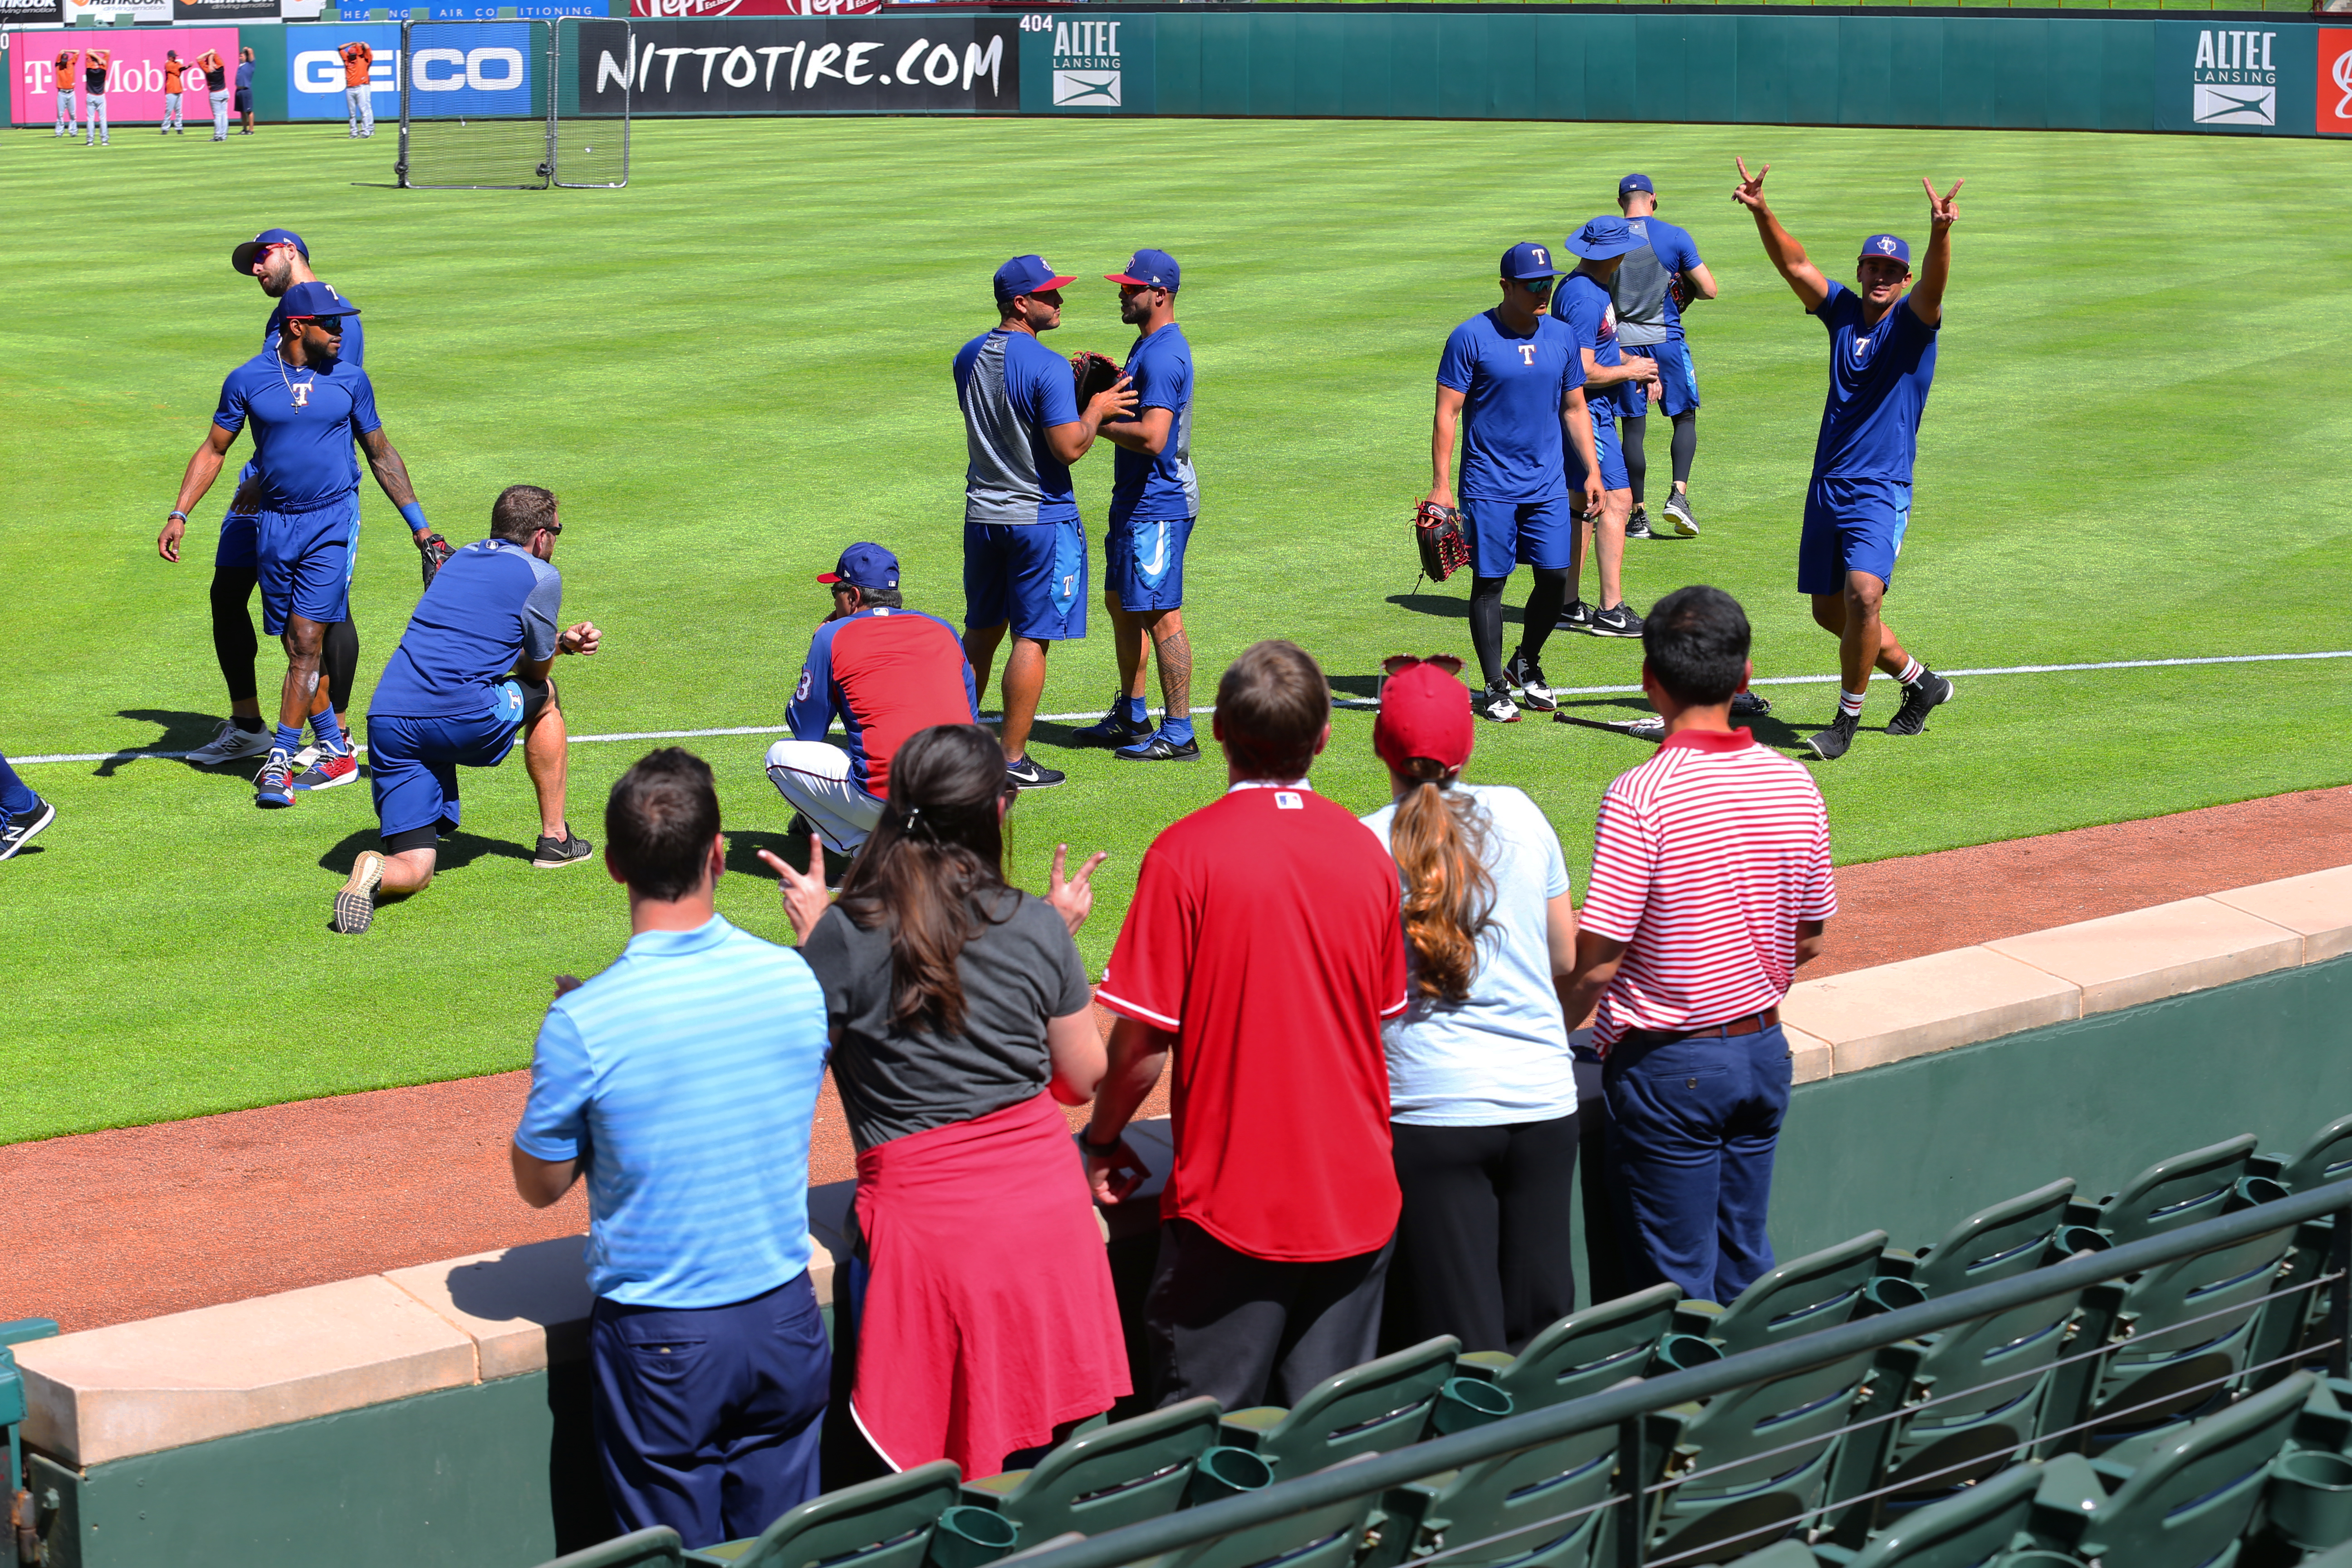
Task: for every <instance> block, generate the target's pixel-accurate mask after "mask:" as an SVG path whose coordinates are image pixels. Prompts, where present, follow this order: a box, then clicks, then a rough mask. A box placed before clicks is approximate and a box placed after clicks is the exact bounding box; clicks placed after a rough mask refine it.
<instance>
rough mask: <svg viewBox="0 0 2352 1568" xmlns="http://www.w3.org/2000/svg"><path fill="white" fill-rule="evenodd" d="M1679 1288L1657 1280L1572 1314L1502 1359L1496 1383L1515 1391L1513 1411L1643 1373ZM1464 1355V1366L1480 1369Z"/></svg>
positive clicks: (1594, 1390)
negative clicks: (1510, 1355)
mask: <svg viewBox="0 0 2352 1568" xmlns="http://www.w3.org/2000/svg"><path fill="white" fill-rule="evenodd" d="M1682 1299H1683V1293H1682V1290H1681V1289H1680V1288H1679V1287H1677V1286H1674V1285H1654V1286H1652V1287H1651V1288H1650V1289H1647V1290H1643V1291H1639V1292H1637V1293H1635V1294H1633V1295H1631V1296H1621V1297H1619V1298H1618V1299H1617V1300H1614V1301H1603V1302H1601V1304H1600V1305H1599V1306H1597V1307H1589V1308H1587V1309H1586V1310H1583V1311H1581V1312H1575V1313H1571V1314H1570V1315H1569V1316H1568V1317H1565V1318H1562V1319H1561V1320H1560V1321H1558V1322H1557V1323H1554V1324H1553V1325H1552V1326H1551V1327H1549V1328H1548V1329H1546V1330H1544V1331H1543V1332H1541V1333H1539V1334H1538V1335H1537V1336H1536V1337H1535V1338H1534V1339H1532V1340H1529V1341H1528V1345H1527V1348H1526V1349H1525V1350H1523V1351H1521V1352H1519V1353H1518V1354H1517V1355H1516V1356H1513V1357H1511V1358H1510V1359H1509V1361H1508V1362H1507V1363H1505V1364H1503V1365H1502V1366H1501V1368H1500V1369H1499V1372H1498V1373H1497V1375H1496V1378H1495V1383H1496V1386H1498V1387H1500V1388H1501V1389H1502V1391H1503V1392H1504V1393H1506V1394H1509V1395H1510V1396H1511V1407H1512V1409H1513V1410H1514V1411H1519V1412H1524V1411H1528V1410H1537V1409H1540V1408H1541V1407H1543V1406H1544V1405H1558V1404H1560V1403H1562V1402H1563V1401H1566V1400H1570V1399H1582V1398H1583V1397H1584V1396H1585V1395H1586V1394H1598V1393H1600V1392H1601V1390H1602V1389H1604V1388H1609V1387H1612V1386H1614V1385H1615V1384H1620V1383H1622V1382H1623V1381H1624V1380H1625V1379H1627V1378H1629V1377H1639V1376H1641V1375H1642V1372H1643V1367H1645V1366H1646V1365H1647V1364H1648V1363H1649V1359H1650V1352H1651V1351H1653V1350H1654V1349H1655V1348H1656V1346H1657V1343H1658V1341H1659V1340H1661V1339H1663V1338H1664V1337H1665V1333H1666V1331H1667V1330H1668V1329H1670V1328H1672V1327H1673V1326H1674V1321H1675V1303H1677V1302H1679V1301H1680V1300H1682ZM1476 1359H1477V1358H1475V1357H1467V1356H1465V1357H1464V1358H1463V1360H1464V1367H1463V1370H1464V1371H1465V1372H1466V1373H1475V1372H1477V1371H1479V1370H1481V1369H1480V1368H1479V1367H1477V1366H1476V1365H1475V1364H1474V1363H1475V1361H1476Z"/></svg>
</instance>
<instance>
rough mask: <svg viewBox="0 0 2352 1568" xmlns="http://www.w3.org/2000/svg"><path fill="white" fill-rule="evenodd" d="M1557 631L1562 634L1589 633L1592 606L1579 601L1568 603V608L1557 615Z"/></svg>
mask: <svg viewBox="0 0 2352 1568" xmlns="http://www.w3.org/2000/svg"><path fill="white" fill-rule="evenodd" d="M1559 630H1561V631H1564V632H1590V631H1591V630H1592V606H1591V605H1588V604H1586V603H1585V602H1584V601H1583V600H1581V599H1574V600H1571V601H1570V603H1569V605H1568V607H1567V608H1566V609H1564V610H1562V611H1560V613H1559Z"/></svg>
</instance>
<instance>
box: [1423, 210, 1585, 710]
mask: <svg viewBox="0 0 2352 1568" xmlns="http://www.w3.org/2000/svg"><path fill="white" fill-rule="evenodd" d="M1498 271H1499V273H1500V279H1499V281H1500V283H1501V285H1502V289H1503V300H1502V303H1501V304H1499V305H1496V307H1495V308H1494V309H1493V310H1486V311H1482V312H1481V313H1479V314H1478V315H1475V316H1473V317H1471V318H1470V319H1469V320H1468V321H1465V322H1463V323H1462V324H1461V325H1460V326H1458V327H1456V328H1454V331H1453V332H1452V333H1450V334H1449V335H1448V336H1447V338H1446V340H1445V352H1444V354H1442V355H1441V356H1439V359H1438V362H1437V406H1436V409H1435V411H1434V413H1433V415H1432V416H1431V423H1430V438H1429V463H1430V486H1429V502H1430V504H1431V505H1432V506H1439V507H1450V506H1452V505H1453V504H1454V431H1455V428H1456V426H1459V425H1461V424H1463V423H1464V422H1465V418H1466V422H1467V425H1468V430H1467V432H1466V434H1465V436H1464V438H1463V443H1462V446H1463V452H1462V512H1463V518H1464V521H1465V523H1466V524H1467V525H1468V530H1469V534H1470V550H1471V558H1472V559H1471V573H1472V575H1471V579H1470V646H1471V647H1474V648H1475V649H1476V650H1477V654H1478V668H1479V671H1480V674H1481V675H1482V677H1483V678H1484V679H1485V681H1486V689H1485V690H1483V691H1481V692H1480V693H1479V694H1478V695H1477V697H1476V698H1475V699H1474V700H1473V706H1474V707H1475V710H1476V711H1477V712H1478V713H1479V714H1480V715H1481V716H1483V717H1485V718H1487V719H1491V720H1493V721H1495V722H1496V723H1498V724H1511V723H1516V722H1517V721H1518V717H1519V710H1518V705H1517V703H1515V702H1513V701H1512V700H1511V689H1512V688H1513V687H1517V688H1518V689H1519V691H1520V693H1521V694H1522V697H1523V699H1524V700H1525V701H1526V702H1527V705H1528V707H1530V708H1534V709H1538V710H1549V709H1553V708H1557V707H1559V702H1558V701H1557V700H1554V698H1553V697H1552V694H1551V688H1550V687H1549V685H1548V684H1546V682H1545V680H1544V675H1543V667H1542V665H1541V664H1540V662H1538V661H1539V660H1540V659H1541V658H1543V648H1544V643H1545V640H1546V639H1547V638H1549V637H1550V636H1551V632H1552V627H1553V626H1555V625H1556V624H1558V622H1559V613H1560V606H1561V605H1563V604H1565V603H1566V602H1567V598H1568V584H1569V574H1570V563H1571V562H1572V561H1574V559H1575V558H1576V554H1577V552H1578V550H1579V548H1580V542H1579V540H1578V536H1577V534H1578V531H1577V523H1576V518H1575V507H1576V506H1577V505H1581V506H1582V507H1583V508H1584V509H1586V510H1597V509H1598V507H1599V506H1600V504H1601V479H1600V473H1601V464H1600V463H1599V462H1598V461H1597V460H1596V458H1595V455H1594V451H1593V430H1594V428H1595V421H1594V420H1593V419H1592V418H1591V416H1589V415H1588V413H1587V411H1586V405H1585V381H1586V371H1585V366H1584V358H1583V356H1582V355H1581V354H1580V353H1578V352H1577V351H1578V344H1577V340H1576V336H1575V334H1574V333H1573V332H1572V331H1570V329H1569V328H1568V326H1567V325H1566V324H1564V323H1562V322H1560V321H1555V320H1553V319H1552V318H1550V317H1549V316H1546V315H1545V314H1544V313H1543V309H1544V305H1545V302H1546V301H1547V300H1549V299H1550V298H1551V293H1552V288H1553V284H1554V280H1555V279H1557V278H1558V277H1559V268H1557V267H1555V266H1553V265H1552V259H1551V252H1550V251H1549V249H1547V248H1546V247H1543V246H1540V245H1537V244H1534V243H1532V242H1528V241H1522V242H1521V243H1519V244H1517V245H1515V246H1513V247H1511V248H1510V249H1508V250H1507V251H1505V252H1504V253H1503V259H1502V264H1501V266H1500V267H1499V268H1498ZM1571 465H1573V466H1575V467H1577V468H1579V469H1580V478H1579V479H1578V483H1579V484H1580V486H1581V487H1582V491H1583V493H1582V494H1581V495H1579V496H1576V497H1574V498H1571V497H1570V491H1569V478H1568V475H1569V470H1570V467H1571ZM1523 562H1524V563H1526V564H1527V565H1528V566H1529V567H1531V568H1533V570H1534V572H1535V586H1534V588H1533V589H1532V590H1530V591H1529V593H1528V607H1527V612H1526V616H1525V625H1524V626H1523V627H1522V630H1521V634H1520V642H1519V647H1518V648H1517V651H1515V652H1514V653H1513V654H1512V655H1511V659H1510V663H1509V664H1508V666H1506V665H1505V664H1504V662H1503V584H1505V583H1506V582H1507V581H1508V580H1509V578H1510V575H1511V572H1512V570H1513V569H1514V568H1515V567H1516V566H1517V565H1518V564H1519V563H1523Z"/></svg>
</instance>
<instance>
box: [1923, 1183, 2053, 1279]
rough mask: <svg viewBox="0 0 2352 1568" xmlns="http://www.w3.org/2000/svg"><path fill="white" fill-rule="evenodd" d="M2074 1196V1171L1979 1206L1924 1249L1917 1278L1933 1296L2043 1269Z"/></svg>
mask: <svg viewBox="0 0 2352 1568" xmlns="http://www.w3.org/2000/svg"><path fill="white" fill-rule="evenodd" d="M2073 1196H2074V1178H2073V1177H2072V1176H2068V1177H2064V1178H2063V1179H2061V1180H2059V1181H2055V1182H2053V1183H2051V1184H2049V1185H2048V1186H2046V1187H2036V1188H2034V1189H2033V1190H2032V1192H2030V1193H2021V1194H2018V1195H2017V1196H2016V1197H2013V1198H2011V1199H2009V1200H2008V1201H2007V1202H2005V1203H1998V1204H1995V1205H1992V1206H1991V1207H1990V1208H1982V1209H1979V1210H1978V1211H1977V1212H1976V1213H1974V1214H1972V1215H1969V1217H1968V1218H1966V1219H1964V1220H1962V1221H1960V1223H1959V1224H1958V1225H1957V1226H1953V1227H1952V1231H1951V1234H1950V1235H1948V1236H1947V1237H1944V1239H1943V1240H1941V1241H1939V1242H1937V1244H1936V1245H1935V1246H1933V1247H1929V1248H1927V1250H1926V1251H1924V1252H1922V1253H1921V1254H1920V1256H1919V1263H1918V1266H1917V1267H1916V1268H1914V1269H1913V1270H1912V1271H1911V1282H1912V1283H1913V1284H1914V1285H1916V1286H1918V1287H1919V1289H1922V1290H1925V1291H1926V1292H1927V1294H1928V1295H1930V1296H1949V1295H1951V1294H1953V1293H1954V1292H1955V1291H1959V1290H1967V1289H1973V1288H1974V1287H1976V1286H1979V1285H1990V1284H1993V1283H1995V1282H1997V1281H1999V1280H2002V1279H2012V1278H2014V1277H2015V1276H2017V1275H2020V1274H2023V1273H2026V1272H2027V1271H2029V1270H2031V1269H2034V1268H2040V1267H2041V1266H2042V1261H2043V1255H2044V1253H2045V1252H2046V1251H2047V1249H2048V1247H2049V1245H2050V1238H2051V1237H2052V1236H2053V1235H2054V1234H2055V1233H2056V1231H2057V1229H2058V1227H2059V1226H2062V1225H2063V1224H2065V1223H2066V1205H2067V1201H2068V1200H2069V1199H2071V1198H2072V1197H2073Z"/></svg>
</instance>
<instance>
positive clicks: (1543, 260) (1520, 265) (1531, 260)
mask: <svg viewBox="0 0 2352 1568" xmlns="http://www.w3.org/2000/svg"><path fill="white" fill-rule="evenodd" d="M1496 276H1498V277H1502V278H1510V279H1517V280H1518V281H1519V282H1522V283H1524V282H1526V281H1527V280H1528V279H1530V278H1557V277H1559V268H1557V267H1554V266H1553V265H1552V264H1551V252H1550V251H1549V249H1547V248H1546V247H1543V246H1540V245H1538V244H1537V243H1536V242H1535V241H1533V240H1531V239H1523V240H1521V241H1519V243H1518V244H1517V245H1515V246H1513V247H1511V248H1510V249H1508V250H1507V251H1505V252H1503V265H1502V270H1501V271H1500V272H1499V273H1497V274H1496Z"/></svg>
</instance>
